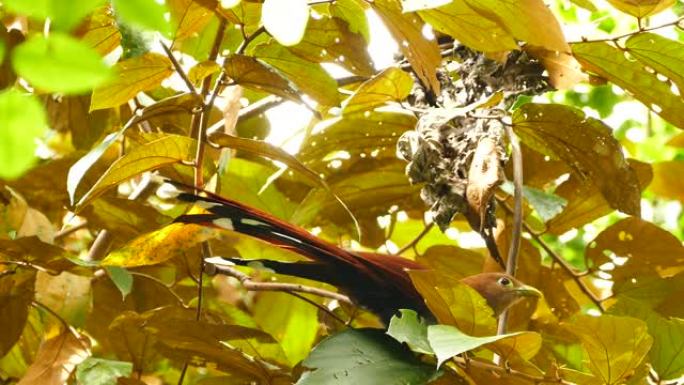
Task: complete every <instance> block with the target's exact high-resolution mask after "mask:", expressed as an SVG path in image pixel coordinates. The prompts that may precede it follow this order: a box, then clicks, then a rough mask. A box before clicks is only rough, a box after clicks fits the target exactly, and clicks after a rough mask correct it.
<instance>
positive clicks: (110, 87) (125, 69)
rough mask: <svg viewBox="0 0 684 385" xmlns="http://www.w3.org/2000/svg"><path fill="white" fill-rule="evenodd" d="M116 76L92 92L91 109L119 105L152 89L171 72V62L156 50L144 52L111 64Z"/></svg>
mask: <svg viewBox="0 0 684 385" xmlns="http://www.w3.org/2000/svg"><path fill="white" fill-rule="evenodd" d="M114 68H115V70H116V72H117V75H116V78H114V79H112V80H111V81H110V82H107V83H106V84H103V85H102V86H100V87H98V88H96V89H95V90H94V91H93V97H92V100H91V102H90V103H91V104H90V110H91V111H93V110H99V109H102V108H110V107H118V106H119V105H121V104H124V103H126V102H128V101H129V100H130V99H132V98H133V97H134V96H135V95H137V94H138V92H140V91H147V90H150V89H152V88H155V87H157V86H159V85H160V84H161V82H162V81H163V80H164V79H166V78H167V77H169V76H170V75H171V74H172V73H173V66H172V64H171V61H170V60H169V59H168V58H167V57H166V56H163V55H160V54H157V53H152V52H150V53H146V54H144V55H142V56H137V57H134V58H131V59H126V60H123V61H121V62H119V63H117V64H116V65H115V66H114Z"/></svg>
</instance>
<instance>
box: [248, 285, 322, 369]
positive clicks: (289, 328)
mask: <svg viewBox="0 0 684 385" xmlns="http://www.w3.org/2000/svg"><path fill="white" fill-rule="evenodd" d="M310 299H312V300H314V301H316V299H314V298H310ZM273 309H280V311H278V312H274V311H273ZM253 312H254V320H255V321H256V322H257V324H258V325H259V327H260V328H261V329H262V330H264V331H265V332H267V333H269V334H270V335H272V336H273V337H274V338H275V339H276V340H277V341H278V342H280V346H282V348H283V351H284V352H285V354H286V356H287V359H288V361H289V363H290V364H291V365H295V364H297V363H299V362H300V361H301V360H303V359H304V358H305V357H306V356H307V355H308V354H309V351H310V350H311V347H312V346H313V344H314V342H315V340H316V333H317V331H318V317H317V314H318V308H316V307H315V306H313V305H312V304H310V303H308V302H305V301H304V300H302V299H300V298H297V297H294V296H292V295H289V294H287V293H275V292H274V293H268V292H265V293H261V294H260V295H259V297H258V298H257V301H256V303H255V306H254V309H253Z"/></svg>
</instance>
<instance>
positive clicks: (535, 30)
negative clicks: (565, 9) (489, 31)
mask: <svg viewBox="0 0 684 385" xmlns="http://www.w3.org/2000/svg"><path fill="white" fill-rule="evenodd" d="M466 3H467V4H468V5H469V6H471V7H472V8H473V9H474V10H475V11H477V12H478V13H480V14H481V15H483V16H485V17H487V18H488V19H490V20H493V21H495V22H496V23H498V24H499V26H500V27H502V28H503V29H505V30H506V31H509V32H510V33H511V34H512V35H513V36H514V37H515V38H516V39H518V40H522V41H525V42H527V43H529V44H531V45H534V46H539V47H544V48H546V49H548V50H550V51H558V52H566V51H567V50H568V45H567V43H566V42H565V38H564V36H563V31H562V30H561V27H560V24H559V23H558V20H557V19H556V17H555V16H554V15H553V13H552V12H551V10H549V7H547V6H546V4H545V3H544V2H543V1H542V0H466Z"/></svg>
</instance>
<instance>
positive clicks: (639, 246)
mask: <svg viewBox="0 0 684 385" xmlns="http://www.w3.org/2000/svg"><path fill="white" fill-rule="evenodd" d="M591 245H592V247H589V248H587V251H586V257H587V258H589V260H591V261H592V262H593V264H594V266H596V267H599V266H601V265H603V264H604V263H607V262H612V259H611V258H610V256H611V254H613V255H614V256H616V257H620V258H626V260H623V261H621V262H620V264H619V265H617V266H615V268H614V269H612V270H611V271H610V274H611V275H612V276H613V280H615V281H616V282H620V281H624V280H630V279H632V278H633V277H640V276H642V277H643V276H648V275H653V274H659V275H662V276H668V275H671V274H672V273H673V272H678V270H681V266H682V263H684V246H682V243H681V242H680V241H679V240H678V239H677V238H676V237H675V236H674V235H672V234H671V233H669V232H668V231H666V230H663V229H661V228H660V227H658V226H656V225H654V224H652V223H650V222H647V221H645V220H642V219H639V218H637V217H630V218H625V219H623V220H621V221H619V222H617V223H615V224H613V225H612V226H610V227H608V228H606V229H605V230H603V231H602V232H601V233H600V234H599V235H598V236H596V238H594V240H593V241H591Z"/></svg>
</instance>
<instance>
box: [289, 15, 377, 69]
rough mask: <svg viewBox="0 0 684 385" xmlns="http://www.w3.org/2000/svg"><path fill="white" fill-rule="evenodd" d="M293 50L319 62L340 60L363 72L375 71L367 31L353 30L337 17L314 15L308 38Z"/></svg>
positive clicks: (341, 63) (343, 65) (292, 49)
mask: <svg viewBox="0 0 684 385" xmlns="http://www.w3.org/2000/svg"><path fill="white" fill-rule="evenodd" d="M290 51H291V52H293V53H294V54H295V55H297V56H300V57H302V58H304V59H306V60H309V61H312V62H315V63H320V62H332V63H336V64H339V65H341V66H342V67H344V68H346V69H347V70H349V71H350V72H352V73H356V74H359V75H362V76H371V75H373V73H374V72H375V68H373V61H372V59H371V57H370V55H369V53H368V49H367V46H366V40H365V39H364V37H363V35H361V34H358V33H352V32H351V31H350V30H349V24H347V22H346V21H344V20H343V19H340V18H337V17H324V18H321V19H311V20H310V21H309V24H308V25H307V27H306V33H305V34H304V38H303V39H302V41H301V42H299V44H297V45H294V46H292V47H290Z"/></svg>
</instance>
